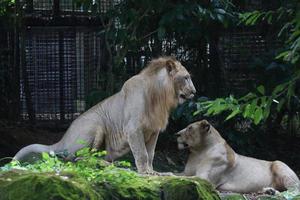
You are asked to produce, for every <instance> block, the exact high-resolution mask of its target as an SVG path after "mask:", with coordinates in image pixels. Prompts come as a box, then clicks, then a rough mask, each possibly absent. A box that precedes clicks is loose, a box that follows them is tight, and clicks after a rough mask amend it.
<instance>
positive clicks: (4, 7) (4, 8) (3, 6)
mask: <svg viewBox="0 0 300 200" xmlns="http://www.w3.org/2000/svg"><path fill="white" fill-rule="evenodd" d="M14 3H15V1H14V0H2V1H1V2H0V17H2V16H4V15H6V14H7V12H8V10H9V8H10V7H11V6H12V5H13V4H14Z"/></svg>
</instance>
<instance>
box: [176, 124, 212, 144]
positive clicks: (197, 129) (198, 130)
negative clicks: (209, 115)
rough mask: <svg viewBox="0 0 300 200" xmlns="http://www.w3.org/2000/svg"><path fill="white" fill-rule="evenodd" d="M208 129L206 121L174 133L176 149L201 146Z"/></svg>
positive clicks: (208, 125)
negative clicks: (176, 143)
mask: <svg viewBox="0 0 300 200" xmlns="http://www.w3.org/2000/svg"><path fill="white" fill-rule="evenodd" d="M209 129H210V124H209V123H208V121H206V120H202V121H198V122H194V123H192V124H190V125H188V126H187V127H186V128H185V129H183V130H181V131H179V132H178V133H176V135H177V136H178V138H177V142H178V148H179V149H185V148H191V147H196V146H199V145H201V143H202V141H203V139H204V137H205V136H206V134H207V133H208V131H209Z"/></svg>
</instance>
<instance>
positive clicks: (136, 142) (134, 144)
mask: <svg viewBox="0 0 300 200" xmlns="http://www.w3.org/2000/svg"><path fill="white" fill-rule="evenodd" d="M128 143H129V146H130V149H131V151H132V154H133V157H134V159H135V164H136V167H137V169H138V172H139V173H142V174H148V173H151V171H152V170H151V168H150V166H149V159H148V152H147V149H146V145H145V140H144V135H143V132H142V131H141V130H139V129H138V130H136V131H134V132H130V133H129V135H128Z"/></svg>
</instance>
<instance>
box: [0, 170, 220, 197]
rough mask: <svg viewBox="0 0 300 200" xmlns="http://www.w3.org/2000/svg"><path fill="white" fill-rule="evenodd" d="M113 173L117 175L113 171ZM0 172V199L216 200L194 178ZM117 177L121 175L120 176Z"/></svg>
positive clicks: (206, 186)
mask: <svg viewBox="0 0 300 200" xmlns="http://www.w3.org/2000/svg"><path fill="white" fill-rule="evenodd" d="M113 173H114V174H116V173H118V170H117V171H116V172H113ZM61 174H63V175H56V174H54V173H33V172H27V171H17V172H13V171H10V172H5V173H0V200H27V199H31V200H40V199H49V200H52V199H53V200H79V199H80V200H81V199H83V200H102V199H105V200H110V199H111V200H115V199H119V200H160V199H164V200H219V199H220V198H219V196H218V193H217V192H216V191H215V190H214V189H213V187H212V186H211V185H210V184H209V183H208V182H206V181H204V180H201V179H198V178H185V177H166V176H145V177H142V176H139V178H138V179H139V180H138V181H137V178H133V179H132V180H131V179H130V178H128V177H124V178H126V180H125V179H124V181H118V182H117V181H114V180H110V181H98V182H97V181H94V182H89V181H87V180H86V179H83V178H81V177H78V176H77V175H76V174H66V173H61ZM120 175H121V173H120Z"/></svg>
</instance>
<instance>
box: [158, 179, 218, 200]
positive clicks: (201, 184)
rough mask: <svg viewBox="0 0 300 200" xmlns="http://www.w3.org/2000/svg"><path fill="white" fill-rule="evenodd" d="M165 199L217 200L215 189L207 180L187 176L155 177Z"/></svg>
mask: <svg viewBox="0 0 300 200" xmlns="http://www.w3.org/2000/svg"><path fill="white" fill-rule="evenodd" d="M156 179H158V181H159V182H160V187H161V196H162V199H165V200H219V199H220V197H219V195H218V193H217V192H216V190H215V189H214V188H213V187H212V185H211V184H209V183H208V182H207V181H205V180H202V179H199V178H187V177H157V178H156Z"/></svg>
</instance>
